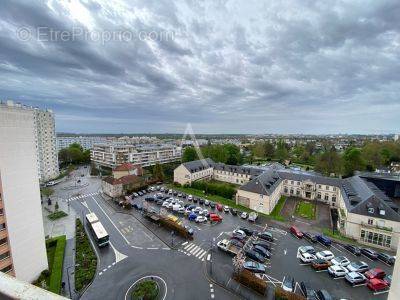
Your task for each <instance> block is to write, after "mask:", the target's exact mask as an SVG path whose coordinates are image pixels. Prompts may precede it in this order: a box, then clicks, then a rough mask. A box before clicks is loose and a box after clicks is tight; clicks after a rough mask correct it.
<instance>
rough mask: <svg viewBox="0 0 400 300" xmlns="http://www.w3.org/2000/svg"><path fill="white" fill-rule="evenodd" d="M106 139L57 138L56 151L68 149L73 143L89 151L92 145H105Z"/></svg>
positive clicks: (96, 137)
mask: <svg viewBox="0 0 400 300" xmlns="http://www.w3.org/2000/svg"><path fill="white" fill-rule="evenodd" d="M107 139H108V138H107V137H102V136H57V150H58V151H60V150H61V149H64V148H68V147H69V146H70V145H71V144H74V143H77V144H79V145H81V146H82V148H83V149H84V150H90V149H92V147H93V145H94V144H99V143H106V142H107Z"/></svg>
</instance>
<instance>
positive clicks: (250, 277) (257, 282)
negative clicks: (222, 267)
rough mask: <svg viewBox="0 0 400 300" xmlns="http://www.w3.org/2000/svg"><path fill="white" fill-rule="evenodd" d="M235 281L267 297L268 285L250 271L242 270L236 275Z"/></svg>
mask: <svg viewBox="0 0 400 300" xmlns="http://www.w3.org/2000/svg"><path fill="white" fill-rule="evenodd" d="M233 279H235V280H236V281H238V282H240V283H241V284H243V285H245V286H247V287H249V288H251V289H252V290H254V291H256V292H258V293H260V294H262V295H265V293H266V291H267V283H266V282H265V281H264V280H262V279H261V278H258V277H257V276H255V275H254V274H253V273H251V272H250V271H248V270H242V271H241V272H240V273H239V274H235V275H234V276H233Z"/></svg>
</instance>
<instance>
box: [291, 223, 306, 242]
mask: <svg viewBox="0 0 400 300" xmlns="http://www.w3.org/2000/svg"><path fill="white" fill-rule="evenodd" d="M289 230H290V233H291V234H293V235H294V236H295V237H297V238H299V239H301V238H302V237H303V233H302V232H301V231H300V230H299V229H298V228H297V227H296V226H291V227H290V229H289Z"/></svg>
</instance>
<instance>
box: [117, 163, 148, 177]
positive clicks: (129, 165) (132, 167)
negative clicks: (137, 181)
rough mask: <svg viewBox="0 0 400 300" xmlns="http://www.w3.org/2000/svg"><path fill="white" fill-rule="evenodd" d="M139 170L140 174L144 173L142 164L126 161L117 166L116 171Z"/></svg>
mask: <svg viewBox="0 0 400 300" xmlns="http://www.w3.org/2000/svg"><path fill="white" fill-rule="evenodd" d="M135 169H137V170H138V175H142V174H143V169H142V166H141V165H134V164H132V163H124V164H122V165H119V166H117V167H115V169H114V171H131V170H135Z"/></svg>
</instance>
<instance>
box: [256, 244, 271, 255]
mask: <svg viewBox="0 0 400 300" xmlns="http://www.w3.org/2000/svg"><path fill="white" fill-rule="evenodd" d="M253 250H254V251H256V252H258V253H260V254H261V255H262V256H264V257H266V258H271V253H270V252H269V251H268V250H267V249H265V248H264V247H261V246H259V245H257V246H254V247H253Z"/></svg>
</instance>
